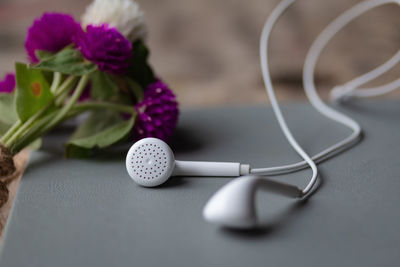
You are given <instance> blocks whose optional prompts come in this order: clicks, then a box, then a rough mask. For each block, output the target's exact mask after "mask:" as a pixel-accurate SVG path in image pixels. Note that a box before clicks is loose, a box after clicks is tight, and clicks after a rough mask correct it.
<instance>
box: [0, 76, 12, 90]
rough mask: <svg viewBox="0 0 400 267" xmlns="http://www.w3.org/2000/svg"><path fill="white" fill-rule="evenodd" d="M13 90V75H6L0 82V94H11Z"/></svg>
mask: <svg viewBox="0 0 400 267" xmlns="http://www.w3.org/2000/svg"><path fill="white" fill-rule="evenodd" d="M14 89H15V75H14V74H13V73H8V74H7V75H6V76H5V77H4V79H3V80H2V81H0V93H12V92H13V91H14Z"/></svg>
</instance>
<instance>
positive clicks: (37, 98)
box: [15, 63, 53, 122]
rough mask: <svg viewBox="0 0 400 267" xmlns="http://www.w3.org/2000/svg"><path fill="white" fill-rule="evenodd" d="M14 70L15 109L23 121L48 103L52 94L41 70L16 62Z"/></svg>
mask: <svg viewBox="0 0 400 267" xmlns="http://www.w3.org/2000/svg"><path fill="white" fill-rule="evenodd" d="M15 71H16V80H17V88H16V92H15V109H16V111H17V114H18V117H19V119H20V120H21V121H22V122H24V121H26V120H27V119H29V118H30V117H31V116H33V115H34V114H35V113H36V112H38V110H39V109H41V108H42V107H43V106H45V105H46V104H48V103H49V102H50V101H51V100H52V98H53V94H52V93H51V92H50V86H49V84H48V82H47V80H46V79H45V77H44V76H43V74H42V72H41V70H37V69H32V68H29V67H28V66H27V65H25V64H23V63H16V65H15Z"/></svg>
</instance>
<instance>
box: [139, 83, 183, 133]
mask: <svg viewBox="0 0 400 267" xmlns="http://www.w3.org/2000/svg"><path fill="white" fill-rule="evenodd" d="M135 110H136V112H137V119H136V122H135V126H134V128H133V131H134V138H135V139H142V138H145V137H156V138H159V139H162V140H164V141H166V140H167V139H168V138H169V137H170V136H171V135H172V133H173V132H174V130H175V127H176V124H177V122H178V115H179V110H178V103H177V102H176V99H175V95H174V94H173V92H172V91H171V90H170V89H169V88H168V86H167V85H166V84H164V83H163V82H161V81H157V82H154V83H152V84H150V85H149V86H148V87H147V89H146V91H145V92H144V98H143V101H141V102H139V103H137V104H136V106H135Z"/></svg>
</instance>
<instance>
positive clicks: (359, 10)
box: [126, 0, 400, 228]
mask: <svg viewBox="0 0 400 267" xmlns="http://www.w3.org/2000/svg"><path fill="white" fill-rule="evenodd" d="M293 2H295V0H282V1H281V2H280V3H279V4H278V5H277V7H276V8H275V9H274V10H273V12H272V13H271V15H270V17H269V18H268V20H267V22H266V23H265V25H264V28H263V32H262V35H261V40H260V57H261V68H262V74H263V78H264V83H265V88H266V90H267V93H268V95H269V98H270V101H271V106H272V108H273V111H274V113H275V116H276V118H277V120H278V122H279V125H280V127H281V129H282V131H283V133H284V135H285V137H286V139H287V140H288V142H289V143H290V145H291V146H292V147H293V149H294V150H295V151H296V152H297V153H298V154H299V155H300V156H301V157H302V158H303V161H300V162H297V163H293V164H289V165H284V166H276V167H267V168H251V166H250V165H248V164H241V163H230V162H226V163H224V162H196V161H176V160H175V158H174V155H173V152H172V150H171V149H170V147H169V146H168V145H167V144H166V143H165V142H163V141H161V140H159V139H155V138H145V139H142V140H140V141H138V142H136V143H135V144H134V145H133V146H132V147H131V148H130V150H129V152H128V154H127V157H126V168H127V171H128V173H129V175H130V176H131V177H132V179H133V180H134V181H135V182H137V183H138V184H140V185H142V186H145V187H152V186H158V185H160V184H162V183H164V182H165V181H167V180H168V179H169V177H171V176H212V177H215V176H230V177H238V176H243V175H250V176H243V177H240V178H237V179H234V180H233V181H232V182H230V183H228V184H226V185H225V186H224V187H222V188H221V189H220V190H219V191H217V192H216V193H215V194H214V195H213V197H212V198H211V199H210V200H209V201H208V203H207V204H206V206H205V208H204V210H203V216H204V218H205V219H206V220H207V221H209V222H211V223H216V224H218V225H222V226H228V227H234V228H251V227H254V226H256V225H257V215H256V210H255V206H254V194H255V192H256V189H258V188H263V189H265V190H267V191H270V192H274V193H278V194H281V195H285V196H289V197H292V198H303V197H305V196H307V195H308V194H309V193H310V192H311V191H312V190H313V189H314V186H315V184H316V181H317V178H318V169H317V166H316V163H318V162H321V161H323V160H325V159H327V158H329V157H332V156H333V155H336V154H337V153H338V152H341V151H343V150H344V149H346V148H348V147H350V146H352V145H353V144H355V143H356V142H357V141H358V140H359V138H360V135H361V127H360V126H359V124H358V123H357V122H356V121H354V120H353V119H351V118H350V117H348V116H346V115H344V114H342V113H340V112H338V111H336V110H334V109H333V108H331V107H329V106H328V105H326V104H325V103H324V102H323V101H322V100H321V99H320V97H319V96H318V94H317V92H316V88H315V84H314V71H315V65H316V62H317V60H318V58H319V56H320V54H321V52H322V50H323V49H324V47H325V46H326V45H327V43H328V42H329V41H330V40H331V39H332V38H333V37H334V36H335V35H336V33H337V32H338V31H340V30H341V29H342V28H343V27H344V26H345V25H347V24H348V23H350V22H351V21H352V20H354V19H355V18H357V17H358V16H360V15H362V14H363V13H365V12H366V11H368V10H370V9H372V8H375V7H377V6H380V5H383V4H388V3H397V4H399V1H394V0H391V1H389V0H368V1H364V2H361V3H359V4H357V5H355V6H354V7H352V8H350V9H349V10H347V11H345V12H344V13H343V14H342V15H341V16H339V17H338V18H336V19H335V20H334V21H333V22H332V23H330V24H329V25H328V26H327V27H326V28H325V29H324V30H323V31H322V33H321V34H320V35H319V36H318V37H317V38H316V40H315V41H314V43H313V44H312V46H311V48H310V50H309V52H308V54H307V56H306V60H305V64H304V72H303V85H304V89H305V92H306V96H307V98H308V99H309V101H310V103H311V104H312V105H313V106H314V107H315V109H316V110H317V111H318V112H320V113H321V114H323V115H324V116H326V117H328V118H330V119H332V120H334V121H337V122H338V123H341V124H343V125H345V126H347V127H349V128H350V129H351V130H352V133H351V134H350V135H349V136H348V137H347V138H345V139H343V140H342V141H340V142H338V143H336V144H334V145H331V146H330V147H328V148H326V149H325V150H323V151H321V152H320V153H318V154H316V155H314V156H312V157H310V156H309V155H308V154H307V153H306V152H305V151H304V150H303V149H302V148H301V146H300V145H299V144H298V143H297V141H296V140H295V138H294V137H293V135H292V133H291V132H290V130H289V128H288V126H287V123H286V121H285V119H284V117H283V115H282V112H281V110H280V107H279V104H278V101H277V99H276V97H275V93H274V89H273V86H272V82H271V76H270V73H269V66H268V53H267V51H268V39H269V36H270V33H271V31H272V29H273V26H274V25H275V23H276V21H277V20H278V18H279V17H280V16H281V15H282V13H283V12H284V11H285V10H286V9H287V8H288V7H289V6H290V5H291V4H292V3H293ZM399 61H400V55H397V54H396V55H395V56H394V57H393V58H392V59H391V60H389V61H388V62H386V63H385V64H384V65H382V66H380V67H378V68H377V69H375V70H373V71H371V72H369V73H367V74H365V75H363V76H361V77H360V78H358V80H357V79H355V80H353V81H352V82H349V83H347V85H346V86H345V87H340V88H339V87H337V88H336V89H335V92H333V93H332V94H333V95H334V96H335V97H336V99H338V98H342V97H344V96H348V95H350V93H351V94H352V95H357V93H359V92H361V90H360V89H358V90H357V87H358V86H360V85H362V84H364V83H366V82H367V81H369V80H372V79H374V78H376V77H377V76H379V75H381V74H382V73H383V72H385V71H387V70H388V69H390V68H392V67H393V66H394V65H395V64H397V63H398V62H399ZM394 83H395V84H394ZM398 83H399V81H395V82H393V83H390V84H388V85H386V87H385V88H373V90H372V89H370V90H372V91H370V92H374V93H375V94H376V93H377V92H380V93H382V92H383V91H386V92H387V91H388V90H389V89H391V88H393V87H396V86H397V85H398ZM349 84H350V85H349ZM343 88H344V89H343ZM349 88H351V89H349ZM364 93H365V92H364ZM370 95H373V94H372V93H370ZM306 167H310V168H311V170H312V176H311V178H310V180H309V183H308V184H307V186H306V187H305V188H304V189H299V188H297V187H295V186H292V185H288V184H285V183H280V182H276V181H271V180H268V179H267V178H265V177H263V176H262V175H278V174H283V173H291V172H295V171H297V170H300V169H304V168H306Z"/></svg>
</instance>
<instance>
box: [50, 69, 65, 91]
mask: <svg viewBox="0 0 400 267" xmlns="http://www.w3.org/2000/svg"><path fill="white" fill-rule="evenodd" d="M61 78H62V75H61V73H60V72H55V73H54V74H53V82H52V84H51V87H50V91H51V92H52V93H53V94H55V93H56V90H57V88H58V87H59V86H60V82H61Z"/></svg>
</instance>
